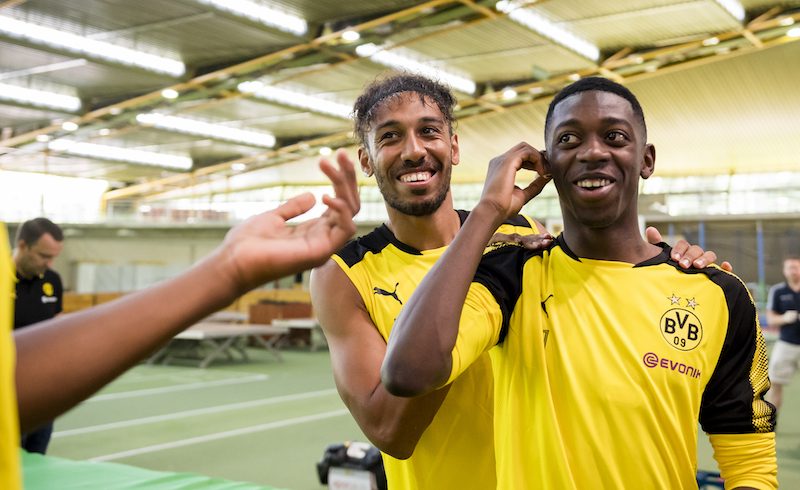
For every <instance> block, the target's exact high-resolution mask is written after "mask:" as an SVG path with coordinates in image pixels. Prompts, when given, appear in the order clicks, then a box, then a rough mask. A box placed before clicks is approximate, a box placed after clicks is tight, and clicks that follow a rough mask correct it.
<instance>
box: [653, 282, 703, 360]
mask: <svg viewBox="0 0 800 490" xmlns="http://www.w3.org/2000/svg"><path fill="white" fill-rule="evenodd" d="M667 299H669V301H670V305H671V306H672V308H670V309H668V310H667V311H666V312H665V313H664V314H663V315H662V316H661V320H660V321H659V328H660V330H661V335H662V336H663V337H664V340H666V341H667V343H668V344H669V345H671V346H672V347H674V348H676V349H678V350H682V351H690V350H692V349H694V348H695V347H697V346H698V345H700V341H701V340H702V339H703V325H702V323H700V318H698V317H697V315H696V314H695V313H694V311H693V310H695V309H696V308H697V307H698V306H699V305H698V303H697V301H696V300H695V299H694V298H691V299H688V298H681V297H679V296H675V294H674V293H673V294H672V296H671V297H668V298H667ZM689 308H691V310H690V309H689Z"/></svg>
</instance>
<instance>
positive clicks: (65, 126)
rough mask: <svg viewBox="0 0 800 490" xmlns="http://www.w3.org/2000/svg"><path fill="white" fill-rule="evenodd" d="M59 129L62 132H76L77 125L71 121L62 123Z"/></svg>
mask: <svg viewBox="0 0 800 490" xmlns="http://www.w3.org/2000/svg"><path fill="white" fill-rule="evenodd" d="M61 129H63V130H64V131H77V130H78V125H77V124H76V123H74V122H72V121H64V122H63V123H61Z"/></svg>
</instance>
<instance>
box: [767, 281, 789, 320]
mask: <svg viewBox="0 0 800 490" xmlns="http://www.w3.org/2000/svg"><path fill="white" fill-rule="evenodd" d="M781 286H782V284H774V285H773V286H772V287H771V288H769V294H767V311H771V312H773V313H777V314H778V315H782V314H784V313H786V311H785V310H784V309H783V308H781V305H780V301H777V299H778V290H779V289H781Z"/></svg>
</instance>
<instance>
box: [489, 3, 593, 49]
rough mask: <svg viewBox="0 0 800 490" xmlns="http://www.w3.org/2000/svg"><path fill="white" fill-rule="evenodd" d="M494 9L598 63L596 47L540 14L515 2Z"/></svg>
mask: <svg viewBox="0 0 800 490" xmlns="http://www.w3.org/2000/svg"><path fill="white" fill-rule="evenodd" d="M495 8H496V9H497V10H498V11H500V12H503V13H504V14H506V15H508V18H509V19H511V20H513V21H514V22H516V23H518V24H520V25H522V26H525V27H527V28H528V29H530V30H532V31H534V32H536V33H537V34H539V35H541V36H544V37H546V38H547V39H550V40H551V41H553V42H555V43H557V44H560V45H561V46H564V47H565V48H567V49H569V50H570V51H574V52H576V53H578V54H579V55H581V56H584V57H586V58H589V59H590V60H592V61H598V60H599V59H600V49H599V48H598V47H597V46H595V45H594V44H592V43H590V42H589V41H587V40H585V39H581V38H579V37H578V36H576V35H575V34H573V33H571V32H569V31H567V30H566V29H564V28H563V27H561V26H559V25H557V24H555V23H554V22H552V21H551V20H548V19H546V18H544V17H543V16H541V15H540V14H538V13H536V12H534V11H532V10H530V9H526V8H523V7H522V6H520V5H519V4H517V3H516V2H512V1H509V0H501V1H500V2H497V4H495Z"/></svg>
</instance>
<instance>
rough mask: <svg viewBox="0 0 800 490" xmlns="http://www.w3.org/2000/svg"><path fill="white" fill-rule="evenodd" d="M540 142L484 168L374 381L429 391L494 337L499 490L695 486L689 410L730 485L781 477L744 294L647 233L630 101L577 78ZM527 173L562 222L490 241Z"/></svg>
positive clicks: (644, 166)
mask: <svg viewBox="0 0 800 490" xmlns="http://www.w3.org/2000/svg"><path fill="white" fill-rule="evenodd" d="M545 142H546V146H547V152H546V153H540V152H539V151H538V150H536V149H535V148H533V147H531V146H530V145H528V144H526V143H520V144H518V145H516V146H514V147H513V148H511V149H510V150H509V151H507V152H506V153H504V154H503V155H500V156H498V157H496V158H494V159H493V160H492V161H491V162H490V164H489V170H488V175H487V178H486V183H485V185H484V191H483V195H482V196H481V199H480V201H479V203H478V205H477V206H476V207H475V208H474V209H473V210H472V212H471V213H470V215H469V218H468V219H467V220H466V221H465V223H464V225H463V227H462V229H461V231H460V232H459V233H458V235H457V236H456V237H455V240H454V241H453V243H452V244H450V246H449V247H448V250H447V251H446V252H445V253H444V254H443V255H442V258H441V259H440V260H439V261H438V262H437V264H436V265H435V266H434V267H433V268H432V269H431V270H430V272H429V273H428V274H427V275H426V276H425V279H424V280H423V281H422V282H421V283H420V285H419V286H418V287H417V289H416V291H415V292H414V294H413V295H412V296H411V298H409V299H408V301H407V302H406V304H405V307H404V309H403V311H402V312H401V313H400V315H399V317H398V318H397V320H396V322H395V324H394V327H393V329H392V335H391V337H390V339H389V345H388V351H387V354H386V359H385V361H384V364H383V368H382V377H383V383H384V385H385V387H386V389H387V390H388V391H389V392H390V393H393V394H395V395H401V396H420V395H423V396H424V395H425V394H426V393H430V392H431V391H434V390H438V389H440V388H441V387H442V386H446V385H448V384H449V383H450V382H452V381H454V380H457V379H458V378H459V377H460V375H461V373H462V372H463V371H464V370H466V369H468V368H469V366H471V365H472V363H473V362H474V360H475V359H477V358H479V357H480V356H481V355H483V354H482V353H484V352H486V351H488V350H489V349H492V348H493V347H494V350H493V352H492V361H493V368H494V379H495V383H494V387H495V417H494V420H495V425H494V428H495V447H496V457H497V468H498V469H497V475H498V482H497V483H498V485H497V487H498V488H503V489H529V488H559V489H568V488H692V487H696V485H697V483H696V480H695V478H696V474H695V473H696V470H697V462H696V453H697V420H698V419H699V420H700V423H701V425H702V426H703V429H704V431H706V432H707V433H709V434H710V439H711V443H712V445H713V447H714V451H715V457H716V459H717V461H718V463H719V465H720V469H721V473H722V477H723V478H724V479H725V484H726V488H748V487H749V488H761V489H770V488H776V487H777V479H776V474H777V465H776V457H775V438H774V437H775V434H774V422H775V410H774V407H773V406H772V405H770V404H768V403H767V402H765V401H764V400H763V395H764V393H765V392H766V391H767V389H768V388H769V379H768V378H767V375H766V366H767V360H766V346H765V343H764V339H763V337H762V336H761V332H760V327H759V325H758V322H757V319H756V312H755V306H754V304H753V302H752V300H751V298H750V296H749V294H748V292H747V289H746V287H745V286H744V284H743V283H742V282H741V281H740V280H739V279H738V278H737V277H736V276H734V275H732V274H729V273H727V272H725V271H723V270H721V269H719V268H717V267H709V268H705V269H701V270H684V269H682V268H681V267H680V266H679V265H678V264H677V263H676V262H674V261H673V260H672V258H671V252H670V249H669V247H668V246H666V245H665V244H662V245H661V246H658V245H653V244H650V243H648V242H647V241H645V240H643V239H642V237H641V234H640V231H639V226H638V211H637V198H638V189H639V181H640V179H641V178H645V179H646V178H648V177H650V175H651V174H652V173H653V170H654V166H655V148H654V147H653V145H651V144H649V143H647V130H646V125H645V121H644V115H643V112H642V110H641V107H640V106H639V103H638V101H637V100H636V98H635V97H634V96H633V94H632V93H630V91H629V90H628V89H626V88H625V87H623V86H621V85H619V84H617V83H615V82H611V81H609V80H606V79H599V78H589V79H584V80H581V81H578V82H576V83H575V84H573V85H570V86H568V87H567V88H565V89H564V90H562V91H561V92H560V93H559V94H558V95H556V97H555V98H554V99H553V101H552V103H551V104H550V109H549V111H548V116H547V119H546V124H545ZM521 168H526V169H532V170H536V171H537V172H538V173H539V174H540V175H551V176H552V180H553V182H554V183H555V185H556V188H557V190H558V193H559V200H560V203H561V209H562V214H563V217H564V232H563V233H562V234H561V235H560V236H559V237H558V238H556V239H555V240H553V241H552V243H551V244H550V246H549V247H548V248H547V249H546V250H539V251H529V250H524V249H522V248H519V247H515V246H505V247H501V248H498V249H494V250H489V251H486V252H485V244H486V241H487V240H488V238H489V237H490V236H491V235H492V233H494V229H495V228H496V226H497V225H498V223H500V222H502V220H504V219H506V217H507V216H509V215H510V214H513V213H514V211H515V210H516V209H519V208H520V207H521V206H522V204H523V203H524V202H526V201H527V200H528V198H529V194H528V193H526V192H525V191H524V190H522V189H519V188H516V187H515V185H514V183H515V176H516V173H517V171H518V170H519V169H521ZM541 180H542V177H538V178H537V179H536V180H534V182H532V183H531V184H530V186H529V187H536V186H538V185H539V183H540V182H541ZM484 252H485V253H484Z"/></svg>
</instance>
